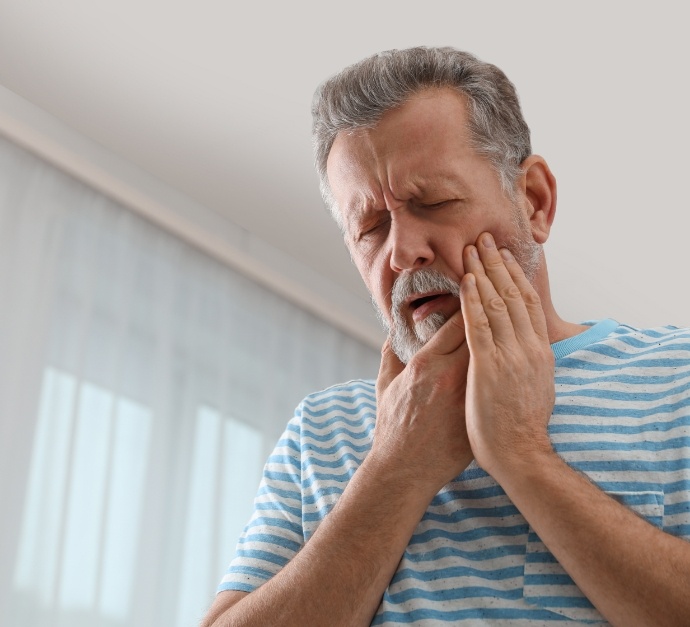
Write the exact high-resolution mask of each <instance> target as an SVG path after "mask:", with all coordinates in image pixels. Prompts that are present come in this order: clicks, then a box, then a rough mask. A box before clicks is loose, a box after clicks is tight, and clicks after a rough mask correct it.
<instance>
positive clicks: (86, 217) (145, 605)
mask: <svg viewBox="0 0 690 627" xmlns="http://www.w3.org/2000/svg"><path fill="white" fill-rule="evenodd" d="M377 367H378V353H377V351H375V350H372V349H371V348H369V347H367V346H365V345H363V344H361V343H360V342H358V341H357V340H355V339H353V338H351V337H349V336H347V335H346V334H344V333H342V332H340V331H338V330H337V329H335V328H333V327H331V326H330V325H329V324H327V323H326V322H324V321H323V320H321V319H318V318H316V317H314V316H312V315H310V314H309V313H307V312H305V311H303V310H301V309H299V308H298V307H296V306H294V305H292V304H291V303H289V302H287V301H286V300H284V299H282V298H281V297H279V296H277V295H275V294H273V293H272V292H270V291H268V290H266V289H264V288H263V287H261V286H259V285H257V284H255V283H253V282H251V281H250V280H248V279H246V278H244V277H243V276H241V275H239V274H237V273H236V272H234V271H233V270H232V269H230V268H228V267H226V266H224V265H223V264H221V263H219V262H217V261H215V260H213V259H211V258H209V257H207V256H205V255H204V254H203V253H202V252H200V251H198V250H196V249H194V248H192V247H191V246H189V245H187V244H185V243H184V242H182V241H180V240H178V239H176V238H174V237H173V236H171V235H169V234H168V233H166V232H164V231H162V230H161V229H159V228H157V227H155V226H154V225H152V224H150V223H148V222H146V221H145V220H144V219H142V218H140V217H139V216H137V215H136V214H135V213H133V212H131V211H130V210H128V209H126V208H124V207H121V206H119V205H117V204H116V203H115V202H113V201H111V200H109V199H108V198H106V197H105V196H103V195H101V194H99V193H98V192H96V191H94V190H91V189H89V188H87V187H86V186H84V185H82V184H81V183H79V182H78V181H76V180H73V179H72V178H70V177H68V176H66V175H65V174H63V173H61V172H60V171H58V170H57V169H55V168H54V167H52V166H50V165H49V164H46V163H44V162H43V161H41V160H40V159H38V158H36V157H35V156H33V155H31V154H29V153H27V152H25V151H24V150H22V149H20V148H19V147H17V146H15V145H13V144H11V143H9V142H7V141H5V140H2V139H0V504H1V507H2V516H0V624H2V625H3V626H7V627H29V626H30V627H42V626H44V625H45V626H50V627H106V626H107V627H125V626H126V627H139V626H141V627H151V626H152V625H170V626H177V627H188V626H190V625H196V624H197V622H198V621H199V619H200V618H201V616H202V614H203V613H204V610H205V609H206V608H207V606H208V605H209V604H210V602H211V601H212V598H213V594H214V590H215V587H216V585H217V583H218V581H219V579H220V577H221V575H222V573H223V571H224V569H225V567H226V565H227V563H228V561H229V560H230V558H231V557H232V554H233V551H234V546H235V542H236V540H237V538H238V536H239V534H240V532H241V529H242V527H243V525H244V523H245V522H246V519H247V518H248V516H249V514H250V511H251V501H252V498H253V495H254V491H255V489H256V486H257V484H258V481H259V477H260V472H261V466H262V464H263V461H264V459H265V458H266V456H267V455H268V453H269V452H270V450H271V448H272V446H273V444H274V442H275V441H276V439H277V437H278V436H279V435H280V432H281V431H282V429H283V427H284V426H285V423H286V422H287V420H288V419H289V418H290V416H291V414H292V409H293V408H294V406H295V405H296V404H297V403H298V402H299V400H300V399H301V397H302V396H303V395H304V394H305V393H307V392H309V391H313V390H315V389H319V388H323V387H325V386H328V385H330V384H333V383H335V382H338V381H342V380H347V379H349V378H355V377H374V376H375V374H376V370H377Z"/></svg>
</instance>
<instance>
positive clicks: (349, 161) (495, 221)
mask: <svg viewBox="0 0 690 627" xmlns="http://www.w3.org/2000/svg"><path fill="white" fill-rule="evenodd" d="M327 170H328V180H329V183H330V186H331V191H332V194H333V198H334V200H335V203H336V205H337V207H338V210H339V211H340V213H341V217H342V221H343V226H344V229H345V242H346V244H347V247H348V249H349V250H350V254H351V255H352V259H353V261H354V262H355V265H356V266H357V269H358V270H359V272H360V274H361V275H362V278H363V279H364V282H365V284H366V286H367V288H368V289H369V291H370V293H371V295H372V300H373V302H374V305H375V307H376V309H377V311H378V313H379V317H380V319H381V320H382V322H383V323H384V326H385V327H386V329H387V330H388V332H389V336H390V338H391V344H392V347H393V350H394V351H395V352H396V354H397V355H398V357H399V358H400V359H401V360H402V361H403V362H405V363H406V362H407V361H409V359H410V358H411V357H412V355H414V353H415V352H416V351H417V350H418V349H419V348H421V346H423V345H424V344H425V343H426V342H427V341H428V340H429V338H430V337H431V336H432V335H433V334H434V333H435V332H436V331H437V330H438V329H439V328H440V326H441V325H442V324H443V323H444V322H445V321H446V320H447V319H448V318H449V317H450V316H452V315H453V314H454V313H455V312H456V311H457V310H458V309H459V308H460V301H459V299H458V291H459V282H460V280H461V279H462V276H463V275H464V274H465V270H464V267H463V250H464V248H465V246H467V245H468V244H474V243H475V242H476V240H477V237H478V236H479V234H480V233H483V232H484V231H489V232H490V233H492V235H493V236H494V238H495V240H496V242H497V244H498V245H499V246H506V247H507V248H509V249H510V250H511V251H512V252H513V254H514V256H515V257H516V259H517V261H518V262H519V263H520V264H521V265H522V266H523V269H524V270H525V271H526V274H527V276H528V278H529V279H530V280H532V279H533V278H534V274H535V273H536V271H537V267H538V263H539V259H540V250H541V248H540V246H539V245H538V244H537V243H536V242H535V241H534V239H533V238H532V235H531V232H530V227H529V222H528V217H527V214H526V211H525V210H524V209H523V207H522V205H526V204H527V203H524V202H523V201H521V200H520V199H518V200H517V204H516V202H514V201H512V200H511V199H510V198H508V197H507V196H506V195H505V194H504V193H503V190H502V189H501V185H500V182H499V178H498V175H497V174H496V172H495V170H494V169H493V168H492V167H491V165H490V164H489V162H488V161H487V160H486V159H485V158H483V157H481V156H479V155H478V154H477V153H476V152H475V150H474V148H473V147H472V145H471V143H470V139H469V133H468V131H467V113H466V111H465V102H464V99H463V97H462V96H461V95H459V94H458V93H457V92H455V91H452V90H450V89H430V90H426V91H423V92H420V93H419V94H417V95H415V96H414V97H413V98H412V99H411V100H410V101H408V102H407V103H406V104H405V105H403V106H402V107H400V108H398V109H395V110H393V111H389V112H388V113H386V114H385V115H384V116H383V118H382V119H381V121H380V122H379V123H378V124H377V125H376V127H375V128H373V129H360V130H357V131H354V132H352V133H345V132H341V133H340V134H338V136H337V137H336V139H335V142H334V143H333V147H332V149H331V152H330V154H329V157H328V168H327ZM523 200H524V199H523Z"/></svg>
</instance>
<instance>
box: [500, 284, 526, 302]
mask: <svg viewBox="0 0 690 627" xmlns="http://www.w3.org/2000/svg"><path fill="white" fill-rule="evenodd" d="M500 294H501V298H503V300H506V299H510V300H515V299H519V298H520V297H521V296H522V294H521V293H520V290H519V289H518V286H517V285H507V286H506V287H504V288H503V289H502V290H501V291H500Z"/></svg>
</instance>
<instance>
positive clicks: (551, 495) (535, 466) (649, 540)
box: [497, 453, 690, 627]
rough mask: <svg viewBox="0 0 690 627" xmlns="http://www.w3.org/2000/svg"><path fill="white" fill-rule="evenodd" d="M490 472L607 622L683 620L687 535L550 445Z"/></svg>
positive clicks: (689, 559)
mask: <svg viewBox="0 0 690 627" xmlns="http://www.w3.org/2000/svg"><path fill="white" fill-rule="evenodd" d="M497 480H498V481H499V483H501V485H502V486H503V488H504V489H505V491H506V493H507V494H508V496H509V497H510V498H511V500H512V501H513V502H514V503H515V505H516V506H517V507H518V509H519V510H520V511H521V512H522V514H523V515H524V516H525V518H526V519H527V520H528V522H529V523H530V525H531V526H532V528H533V529H534V531H535V532H536V533H537V535H538V536H539V537H540V539H541V540H542V542H544V544H545V545H546V546H547V547H548V548H549V550H550V551H551V553H553V555H554V556H555V557H556V559H557V560H558V561H559V563H560V564H561V565H562V566H563V568H564V569H565V570H566V571H567V572H568V574H569V575H570V576H571V577H572V578H573V580H574V581H575V583H577V585H578V586H579V587H580V589H581V590H582V592H583V593H584V594H585V595H586V596H587V597H588V598H589V600H590V601H591V602H592V603H593V604H594V605H595V606H596V608H597V609H598V610H599V611H600V612H601V613H602V614H603V615H604V617H606V619H607V620H608V621H609V622H611V623H612V624H613V625H624V626H625V627H634V626H636V625H640V626H647V625H687V622H688V616H690V596H689V595H688V590H690V543H688V542H686V541H685V540H683V539H680V538H677V537H674V536H671V535H669V534H666V533H664V532H663V531H661V530H660V529H657V528H656V527H654V526H653V525H651V524H649V523H647V522H646V521H645V520H643V519H642V518H640V517H639V516H637V515H636V514H635V513H634V512H632V511H631V510H629V509H628V508H627V507H625V506H623V505H621V504H620V503H618V502H617V501H615V500H614V499H613V498H611V497H609V496H608V495H606V494H605V493H604V492H602V491H601V490H599V488H597V487H596V486H595V485H593V484H592V483H591V482H590V481H589V480H588V479H587V478H585V477H583V476H582V475H580V474H579V473H577V472H576V471H574V470H573V469H572V468H570V467H569V466H568V465H567V464H566V463H565V462H564V461H563V460H562V459H561V458H559V457H558V456H557V455H556V454H555V453H550V454H549V453H545V454H541V456H540V457H539V459H536V460H533V459H525V460H523V461H521V462H518V463H517V464H515V465H513V466H512V467H511V469H510V471H508V470H507V469H506V470H505V471H504V472H502V473H500V474H499V476H498V477H497Z"/></svg>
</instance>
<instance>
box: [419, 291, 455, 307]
mask: <svg viewBox="0 0 690 627" xmlns="http://www.w3.org/2000/svg"><path fill="white" fill-rule="evenodd" d="M442 296H448V292H442V293H441V294H430V295H429V296H422V297H421V298H416V299H415V300H413V301H412V302H411V303H410V307H412V309H413V310H415V309H419V308H420V307H421V306H422V305H423V304H424V303H428V302H429V301H432V300H435V299H437V298H441V297H442Z"/></svg>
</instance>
